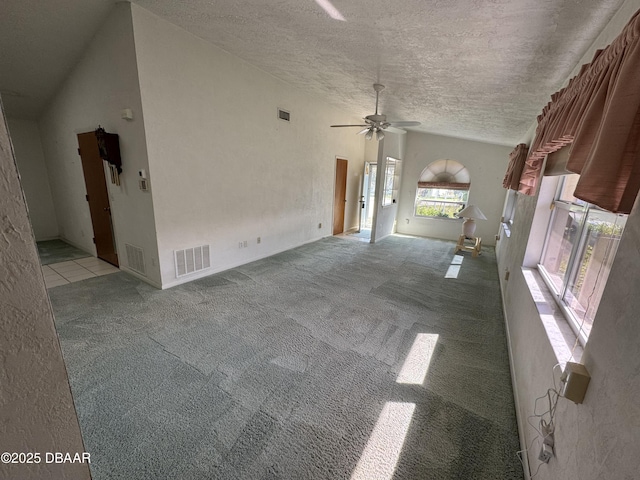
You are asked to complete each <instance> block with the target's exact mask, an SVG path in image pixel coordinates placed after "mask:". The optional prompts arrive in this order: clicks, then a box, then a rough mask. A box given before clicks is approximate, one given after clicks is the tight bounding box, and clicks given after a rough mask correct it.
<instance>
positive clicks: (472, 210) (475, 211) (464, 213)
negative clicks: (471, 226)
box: [458, 205, 487, 220]
mask: <svg viewBox="0 0 640 480" xmlns="http://www.w3.org/2000/svg"><path fill="white" fill-rule="evenodd" d="M458 217H459V218H477V219H478V220H486V219H487V217H485V216H484V213H482V211H481V210H480V209H479V208H478V207H476V206H475V205H467V206H466V207H465V208H463V209H462V210H460V211H459V212H458Z"/></svg>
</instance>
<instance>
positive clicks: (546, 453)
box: [538, 443, 553, 463]
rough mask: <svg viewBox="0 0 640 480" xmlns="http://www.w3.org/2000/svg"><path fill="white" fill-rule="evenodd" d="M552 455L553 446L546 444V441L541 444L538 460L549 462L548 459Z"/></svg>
mask: <svg viewBox="0 0 640 480" xmlns="http://www.w3.org/2000/svg"><path fill="white" fill-rule="evenodd" d="M552 457H553V447H551V446H550V445H547V444H546V443H543V444H542V448H541V449H540V455H538V460H540V461H541V462H542V463H549V460H551V458H552Z"/></svg>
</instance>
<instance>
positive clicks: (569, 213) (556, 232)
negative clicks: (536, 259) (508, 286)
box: [541, 205, 584, 294]
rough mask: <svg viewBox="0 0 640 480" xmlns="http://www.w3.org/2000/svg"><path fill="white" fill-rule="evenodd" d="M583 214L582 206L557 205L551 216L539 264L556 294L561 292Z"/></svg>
mask: <svg viewBox="0 0 640 480" xmlns="http://www.w3.org/2000/svg"><path fill="white" fill-rule="evenodd" d="M583 216H584V208H583V207H577V208H576V207H573V208H567V207H565V206H564V205H557V206H556V208H555V211H554V214H553V215H552V217H551V222H550V224H549V229H548V231H547V245H546V248H545V250H544V253H543V254H542V261H541V264H542V266H543V267H544V269H545V270H546V272H547V275H548V276H549V278H550V279H551V282H552V284H553V285H552V287H553V288H552V290H553V291H554V293H556V294H560V293H562V287H563V285H564V283H565V277H566V273H567V270H568V268H569V260H570V259H571V252H573V249H574V247H575V246H576V243H577V242H578V232H579V231H580V225H581V224H582V218H583Z"/></svg>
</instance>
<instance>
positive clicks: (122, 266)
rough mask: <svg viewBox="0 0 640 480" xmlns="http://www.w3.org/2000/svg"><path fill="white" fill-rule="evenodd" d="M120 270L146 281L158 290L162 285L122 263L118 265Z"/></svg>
mask: <svg viewBox="0 0 640 480" xmlns="http://www.w3.org/2000/svg"><path fill="white" fill-rule="evenodd" d="M120 270H121V271H123V272H126V273H127V274H129V275H131V276H133V277H136V278H137V279H138V280H142V281H143V282H145V283H148V284H149V285H151V286H152V287H155V288H157V289H159V290H162V286H161V285H160V284H159V283H157V282H154V281H153V280H151V279H149V278H147V277H145V276H144V275H140V274H139V273H138V272H135V271H133V270H131V269H130V268H129V267H126V266H124V265H120Z"/></svg>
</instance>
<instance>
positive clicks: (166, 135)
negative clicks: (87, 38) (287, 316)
mask: <svg viewBox="0 0 640 480" xmlns="http://www.w3.org/2000/svg"><path fill="white" fill-rule="evenodd" d="M133 21H134V32H135V44H136V54H137V60H138V70H139V75H140V89H141V95H142V105H143V108H144V114H145V131H146V135H147V144H148V151H149V173H150V179H151V188H152V190H153V203H154V211H155V214H156V229H157V234H158V248H159V253H160V265H161V269H162V284H163V287H168V286H172V285H176V284H178V283H183V282H186V281H189V280H192V279H194V278H197V277H198V276H203V275H210V274H211V273H214V272H216V271H221V270H226V269H228V268H231V267H234V266H236V265H240V264H243V263H247V262H250V261H252V260H255V259H257V258H262V257H266V256H269V255H273V254H274V253H277V252H280V251H283V250H287V249H290V248H292V247H295V246H298V245H301V244H303V243H306V242H311V241H314V240H317V239H319V238H321V237H324V236H327V235H331V233H332V231H331V227H332V218H333V190H334V183H335V165H336V157H337V156H338V157H341V158H345V159H347V160H348V161H349V174H350V176H349V178H348V179H347V195H348V198H347V209H346V212H345V213H346V215H345V217H346V218H345V227H346V228H350V227H352V226H355V225H357V213H358V211H357V205H358V203H357V202H358V195H359V184H358V182H357V180H355V179H354V175H359V176H360V175H361V172H362V170H363V165H364V158H363V157H364V155H363V153H364V148H363V142H364V140H363V138H362V136H361V135H360V136H358V135H356V133H357V130H356V131H354V130H353V129H349V128H340V129H338V128H335V129H332V128H329V125H332V124H336V123H340V124H342V123H350V122H352V121H353V123H356V122H357V120H356V119H355V118H353V117H352V116H351V115H349V114H347V113H345V112H343V111H341V110H339V109H337V108H335V107H332V106H330V105H328V104H326V103H324V102H322V101H320V100H317V99H315V98H313V97H310V96H309V95H307V94H305V93H304V92H301V91H298V90H296V89H293V88H291V86H289V85H287V84H286V83H284V82H282V81H280V80H277V79H276V78H274V77H273V76H271V75H268V74H266V73H265V72H263V71H261V70H259V69H257V68H255V67H253V66H252V65H249V64H248V63H246V62H244V61H242V60H240V59H239V58H237V57H234V56H232V55H230V54H228V53H227V52H224V51H223V50H220V49H219V48H216V47H214V46H212V45H211V44H209V43H207V42H205V41H203V40H201V39H199V38H197V37H195V36H193V35H191V34H189V33H188V32H186V31H185V30H183V29H181V28H179V27H177V26H175V25H172V24H170V23H168V22H166V21H165V20H162V19H161V18H159V17H158V16H156V15H154V14H152V13H150V12H149V11H147V10H144V9H142V8H140V7H138V6H136V5H133ZM278 107H279V108H283V109H285V110H288V111H290V113H291V122H290V123H287V122H283V121H282V120H279V119H278V118H277V109H278ZM320 223H321V224H322V228H318V224H320ZM258 237H260V238H261V243H260V244H258V243H257V238H258ZM244 241H246V242H247V246H246V247H244V246H243V247H242V248H239V243H240V244H242V243H244ZM199 245H211V269H209V270H206V271H204V272H201V273H200V274H194V275H192V276H188V277H181V278H176V274H175V266H174V251H175V250H179V249H184V248H190V247H196V246H199Z"/></svg>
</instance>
